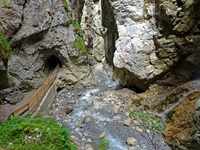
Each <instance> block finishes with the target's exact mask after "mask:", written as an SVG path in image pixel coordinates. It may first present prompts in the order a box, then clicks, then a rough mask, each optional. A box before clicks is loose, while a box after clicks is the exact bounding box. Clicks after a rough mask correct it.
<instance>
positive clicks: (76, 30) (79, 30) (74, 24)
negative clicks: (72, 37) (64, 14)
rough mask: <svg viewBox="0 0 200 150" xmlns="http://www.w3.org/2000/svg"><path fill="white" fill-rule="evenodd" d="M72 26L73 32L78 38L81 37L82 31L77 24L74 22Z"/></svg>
mask: <svg viewBox="0 0 200 150" xmlns="http://www.w3.org/2000/svg"><path fill="white" fill-rule="evenodd" d="M72 26H73V27H74V30H75V32H76V33H77V34H78V35H79V36H80V37H83V30H82V29H81V27H80V25H79V23H78V22H77V21H75V22H74V23H73V24H72Z"/></svg>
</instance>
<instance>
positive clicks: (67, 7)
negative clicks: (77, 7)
mask: <svg viewBox="0 0 200 150" xmlns="http://www.w3.org/2000/svg"><path fill="white" fill-rule="evenodd" d="M62 2H63V5H64V7H65V10H66V11H68V10H69V6H68V2H67V0H62Z"/></svg>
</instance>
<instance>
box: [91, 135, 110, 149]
mask: <svg viewBox="0 0 200 150" xmlns="http://www.w3.org/2000/svg"><path fill="white" fill-rule="evenodd" d="M93 147H94V150H107V149H108V147H109V141H108V140H107V139H106V137H105V136H102V137H99V139H98V142H97V143H94V144H93Z"/></svg>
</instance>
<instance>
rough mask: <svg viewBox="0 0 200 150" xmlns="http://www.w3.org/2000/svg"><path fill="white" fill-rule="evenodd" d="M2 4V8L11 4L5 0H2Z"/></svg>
mask: <svg viewBox="0 0 200 150" xmlns="http://www.w3.org/2000/svg"><path fill="white" fill-rule="evenodd" d="M2 5H3V7H4V8H10V6H11V4H10V3H8V2H7V0H3V1H2Z"/></svg>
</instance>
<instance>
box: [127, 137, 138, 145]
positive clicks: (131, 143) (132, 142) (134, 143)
mask: <svg viewBox="0 0 200 150" xmlns="http://www.w3.org/2000/svg"><path fill="white" fill-rule="evenodd" d="M126 143H127V145H128V146H136V144H137V140H136V139H135V138H133V137H129V138H128V139H127V140H126Z"/></svg>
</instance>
